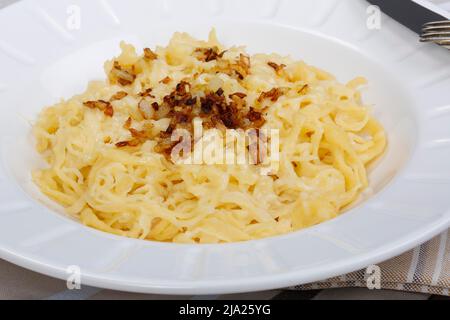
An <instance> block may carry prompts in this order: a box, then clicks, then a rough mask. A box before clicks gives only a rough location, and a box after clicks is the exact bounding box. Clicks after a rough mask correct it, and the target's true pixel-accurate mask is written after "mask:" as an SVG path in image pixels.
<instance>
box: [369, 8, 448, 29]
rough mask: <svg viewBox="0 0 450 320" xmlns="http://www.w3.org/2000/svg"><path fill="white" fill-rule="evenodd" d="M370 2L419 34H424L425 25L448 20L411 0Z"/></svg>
mask: <svg viewBox="0 0 450 320" xmlns="http://www.w3.org/2000/svg"><path fill="white" fill-rule="evenodd" d="M368 2H370V3H371V4H373V5H377V6H379V7H380V9H381V11H383V12H384V13H385V14H387V15H388V16H390V17H391V18H392V19H394V20H396V21H398V22H400V23H401V24H403V25H404V26H405V27H407V28H409V29H411V30H412V31H414V32H415V33H417V34H421V33H422V26H423V25H424V24H425V23H428V22H433V21H443V20H448V19H447V18H446V17H444V16H443V15H441V14H439V13H437V12H434V11H432V10H430V9H428V8H426V7H424V6H422V5H420V4H419V3H416V2H414V1H411V0H368Z"/></svg>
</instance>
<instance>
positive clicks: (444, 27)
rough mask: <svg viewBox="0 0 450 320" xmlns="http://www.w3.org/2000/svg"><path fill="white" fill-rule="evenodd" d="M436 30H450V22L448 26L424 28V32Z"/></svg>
mask: <svg viewBox="0 0 450 320" xmlns="http://www.w3.org/2000/svg"><path fill="white" fill-rule="evenodd" d="M434 31H450V24H449V25H448V26H433V27H423V28H422V32H434Z"/></svg>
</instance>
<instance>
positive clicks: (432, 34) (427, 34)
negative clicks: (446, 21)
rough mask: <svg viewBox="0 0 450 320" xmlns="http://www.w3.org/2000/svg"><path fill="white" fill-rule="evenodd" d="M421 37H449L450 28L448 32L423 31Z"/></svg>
mask: <svg viewBox="0 0 450 320" xmlns="http://www.w3.org/2000/svg"><path fill="white" fill-rule="evenodd" d="M421 37H422V38H441V39H442V38H448V39H450V30H449V31H448V32H425V33H422V36H421Z"/></svg>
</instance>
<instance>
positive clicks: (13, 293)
mask: <svg viewBox="0 0 450 320" xmlns="http://www.w3.org/2000/svg"><path fill="white" fill-rule="evenodd" d="M17 1H19V0H0V9H1V8H3V7H5V6H7V5H10V4H12V3H14V2H17ZM74 1H76V0H74ZM434 2H438V3H439V2H441V3H442V2H445V1H438V0H435V1H434ZM446 5H449V9H450V0H449V1H447V2H446ZM186 298H187V299H191V300H205V299H214V300H222V299H236V300H248V299H261V300H280V299H281V300H292V299H295V300H311V299H314V300H328V299H333V300H347V299H359V300H367V299H376V300H380V299H383V300H395V299H407V300H427V299H448V298H446V297H438V296H433V295H429V294H422V293H406V292H399V291H390V290H368V289H364V288H348V289H327V290H316V291H286V290H271V291H264V292H257V293H246V294H235V295H222V296H184V297H181V296H158V295H145V294H131V293H126V292H117V291H111V290H102V289H98V288H92V287H82V288H81V290H68V289H67V286H66V283H65V281H62V280H57V279H53V278H50V277H47V276H44V275H40V274H38V273H35V272H32V271H29V270H26V269H23V268H20V267H18V266H15V265H13V264H11V263H9V262H6V261H4V260H1V259H0V299H54V300H68V299H75V300H85V299H87V300H90V299H148V300H157V299H186Z"/></svg>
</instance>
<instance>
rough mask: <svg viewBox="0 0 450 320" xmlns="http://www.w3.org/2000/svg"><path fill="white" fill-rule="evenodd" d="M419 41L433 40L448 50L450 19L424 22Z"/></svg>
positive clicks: (449, 46) (449, 47)
mask: <svg viewBox="0 0 450 320" xmlns="http://www.w3.org/2000/svg"><path fill="white" fill-rule="evenodd" d="M420 41H421V42H434V43H436V44H438V45H440V46H443V47H444V48H447V49H449V50H450V20H445V21H435V22H429V23H425V24H424V25H423V27H422V35H421V37H420Z"/></svg>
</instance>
